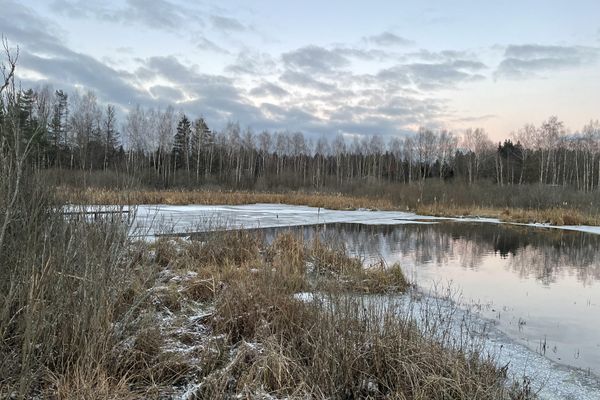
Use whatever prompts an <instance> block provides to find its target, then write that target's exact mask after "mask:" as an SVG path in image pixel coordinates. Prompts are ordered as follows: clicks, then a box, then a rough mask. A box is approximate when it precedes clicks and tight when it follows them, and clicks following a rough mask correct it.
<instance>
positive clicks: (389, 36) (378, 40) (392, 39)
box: [364, 32, 414, 47]
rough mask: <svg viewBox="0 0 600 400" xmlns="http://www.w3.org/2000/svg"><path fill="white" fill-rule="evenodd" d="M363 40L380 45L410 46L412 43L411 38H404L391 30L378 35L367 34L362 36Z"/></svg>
mask: <svg viewBox="0 0 600 400" xmlns="http://www.w3.org/2000/svg"><path fill="white" fill-rule="evenodd" d="M364 40H365V41H366V42H367V43H371V44H375V45H377V46H382V47H393V46H410V45H413V44H414V42H413V41H412V40H408V39H405V38H403V37H400V36H398V35H396V34H394V33H392V32H383V33H380V34H379V35H374V36H367V37H365V38H364Z"/></svg>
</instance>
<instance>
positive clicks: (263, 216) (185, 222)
mask: <svg viewBox="0 0 600 400" xmlns="http://www.w3.org/2000/svg"><path fill="white" fill-rule="evenodd" d="M98 207H101V206H94V209H98ZM442 220H451V221H462V222H480V223H495V224H498V223H502V222H501V221H500V220H498V219H497V218H479V217H458V218H445V217H432V216H426V215H418V214H415V213H412V212H404V211H374V210H329V209H325V208H317V207H308V206H293V205H285V204H246V205H237V206H204V205H183V206H172V205H160V204H159V205H142V206H138V207H137V209H136V211H135V221H134V223H133V231H134V232H135V234H136V235H138V236H153V235H155V234H156V233H173V234H184V233H190V232H203V231H211V230H217V229H237V228H246V229H252V228H272V227H286V226H301V225H314V224H323V223H356V224H364V225H401V224H431V223H436V222H437V221H442ZM518 225H526V226H532V227H539V228H552V229H565V230H575V231H580V232H587V233H593V234H600V227H597V226H584V225H581V226H554V225H548V224H518Z"/></svg>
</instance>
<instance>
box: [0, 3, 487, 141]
mask: <svg viewBox="0 0 600 400" xmlns="http://www.w3.org/2000/svg"><path fill="white" fill-rule="evenodd" d="M9 1H10V0H9ZM69 3H73V4H74V5H77V4H78V3H76V2H69ZM136 4H139V3H136V2H133V1H131V2H128V3H126V5H124V6H123V7H133V6H135V5H136ZM80 6H81V7H84V6H85V4H84V3H81V4H80ZM81 7H80V8H72V9H71V11H70V12H72V13H79V15H84V16H80V17H78V18H84V17H85V15H86V14H85V13H91V12H92V11H90V10H88V9H86V8H81ZM7 9H8V11H7V12H4V13H2V14H0V26H2V29H3V31H4V32H5V33H6V34H7V35H8V36H9V39H10V40H11V41H14V43H18V44H20V46H21V55H22V58H21V64H20V66H21V67H22V68H23V69H24V70H26V71H27V72H28V74H27V77H28V78H29V79H30V81H28V82H27V84H30V83H31V84H32V85H37V84H39V83H44V82H47V83H52V84H53V85H54V87H56V88H60V89H65V90H67V91H68V92H73V91H75V90H81V89H84V90H86V89H91V90H94V91H95V92H96V94H97V95H98V98H99V100H100V101H101V102H105V103H108V102H109V103H112V104H115V105H117V106H118V107H119V108H122V109H130V108H131V107H133V106H135V105H136V104H140V105H142V106H143V107H146V108H148V107H153V108H157V107H161V108H162V107H165V106H167V105H169V104H174V103H175V104H174V105H175V106H176V107H177V108H178V109H179V110H181V111H183V112H185V113H187V114H188V115H190V117H192V118H194V117H196V116H200V115H203V116H204V117H205V118H206V120H207V121H208V123H209V126H211V128H213V129H217V130H218V129H220V128H221V127H223V126H225V124H226V123H227V121H229V120H233V121H240V123H241V124H243V125H248V126H251V127H253V128H255V129H272V130H286V129H289V130H291V131H304V132H306V133H307V134H309V135H312V136H311V137H318V136H319V135H328V134H336V133H347V134H353V135H367V134H373V133H378V134H382V135H393V134H398V133H404V132H407V131H409V130H411V129H413V128H414V126H416V125H418V124H424V123H432V124H436V121H439V120H440V119H441V118H444V117H445V116H447V109H446V104H445V102H444V101H443V99H439V98H435V97H426V96H425V94H424V93H423V91H425V90H437V89H440V88H449V87H454V86H455V85H458V84H460V83H462V82H467V81H471V80H474V79H478V75H479V74H480V72H481V71H483V70H484V69H485V66H484V65H483V64H482V63H480V62H478V61H477V60H476V59H475V58H469V57H458V55H459V54H458V53H456V54H450V53H448V54H444V55H442V54H441V53H439V54H436V55H435V56H436V57H438V58H437V60H436V61H434V62H429V63H425V62H413V63H408V62H406V59H402V60H401V58H402V56H401V55H399V54H397V53H394V52H393V51H390V50H389V49H387V48H386V49H384V48H361V47H357V48H353V47H349V46H344V45H337V46H332V47H321V46H315V45H309V46H304V47H300V48H297V49H292V50H291V51H288V52H285V53H283V54H281V55H269V54H265V53H263V52H261V51H258V50H253V49H246V50H243V51H241V52H239V53H236V55H235V57H234V59H233V61H232V62H231V63H230V64H229V65H228V66H226V67H225V68H224V74H219V73H212V74H209V73H205V72H204V71H203V69H202V67H203V64H200V63H199V64H194V63H193V62H191V61H188V58H187V57H189V54H188V55H187V56H185V57H184V56H176V55H160V56H150V57H143V58H135V59H131V58H130V59H129V61H131V62H133V63H134V64H133V66H129V67H128V68H129V69H127V70H121V69H119V68H120V67H114V66H111V65H110V64H107V62H103V61H102V60H98V59H96V58H94V57H92V56H90V55H88V54H84V53H80V52H76V51H74V50H72V49H71V48H70V47H69V46H68V45H67V44H66V43H67V41H66V39H65V38H64V37H63V36H62V35H63V31H62V30H61V28H60V27H59V26H57V25H56V24H54V23H53V22H52V21H50V20H48V19H45V18H43V17H41V16H40V15H39V14H37V13H36V12H35V11H34V10H32V9H30V8H27V7H24V6H22V5H20V4H17V3H16V2H15V3H11V4H10V7H7ZM94 12H96V13H102V12H104V11H102V10H100V11H98V10H95V11H94ZM136 15H137V16H136V23H138V24H144V25H145V26H146V24H147V23H149V22H150V21H151V20H152V18H154V17H156V16H150V15H141V14H136ZM85 18H88V17H85ZM134 29H135V27H134ZM169 29H170V28H169ZM173 29H175V28H173ZM190 37H191V39H192V43H194V44H195V45H197V46H198V47H199V48H203V47H204V48H205V49H206V51H216V52H221V50H220V49H217V48H213V46H212V45H214V46H217V47H218V45H217V44H215V43H213V42H211V41H210V40H209V39H207V38H206V37H205V36H204V35H203V34H199V33H193V34H191V35H190ZM122 50H123V52H124V53H126V54H127V53H130V52H131V49H122ZM223 51H225V50H223ZM223 54H225V53H223ZM129 55H130V54H129ZM432 57H433V56H432ZM190 58H191V59H193V57H190ZM226 58H227V59H229V57H226ZM384 59H385V60H393V62H397V63H398V64H396V65H395V66H394V67H392V68H388V69H385V70H383V71H381V72H380V73H379V74H376V73H375V74H373V73H361V74H357V73H354V72H353V71H352V68H351V67H352V64H353V62H355V61H357V60H360V61H363V60H367V61H375V65H380V63H379V60H384ZM121 65H127V63H124V64H121ZM29 72H30V73H29ZM40 77H41V78H42V79H38V78H40ZM34 78H35V79H34ZM417 89H418V90H417ZM432 121H433V122H432Z"/></svg>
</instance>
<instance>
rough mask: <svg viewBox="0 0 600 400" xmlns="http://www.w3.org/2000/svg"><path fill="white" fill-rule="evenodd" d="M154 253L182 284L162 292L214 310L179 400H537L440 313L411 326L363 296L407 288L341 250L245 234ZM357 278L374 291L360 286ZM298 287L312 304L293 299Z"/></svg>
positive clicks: (161, 244)
mask: <svg viewBox="0 0 600 400" xmlns="http://www.w3.org/2000/svg"><path fill="white" fill-rule="evenodd" d="M221 245H222V246H221ZM154 248H155V250H156V254H157V258H160V260H161V263H162V264H163V265H165V266H168V268H169V269H172V270H175V271H179V273H180V276H191V278H189V279H186V280H185V281H183V283H182V284H181V285H182V286H183V287H184V289H183V290H181V288H177V286H176V287H173V288H172V289H171V291H172V292H176V293H178V294H181V293H184V294H185V297H177V301H179V302H183V303H185V302H186V301H202V302H206V303H208V304H212V307H213V308H212V310H213V311H212V312H211V315H210V317H208V318H206V319H205V320H204V321H205V323H206V326H208V327H209V328H210V334H209V336H211V337H214V338H222V339H219V340H217V341H212V342H210V344H206V345H204V346H203V348H202V349H203V350H202V351H201V352H200V354H199V359H200V360H201V365H202V367H203V368H202V370H201V371H199V372H198V374H197V375H196V376H195V377H194V378H193V379H192V380H191V381H190V384H193V390H190V391H188V394H187V397H186V398H187V399H190V400H191V399H204V398H223V399H227V398H232V399H233V398H290V399H305V398H317V399H321V398H323V399H325V398H329V399H338V398H339V399H346V398H373V399H389V398H397V399H434V398H435V399H438V398H439V399H474V398H477V399H528V398H533V397H534V396H533V394H532V393H530V389H529V388H528V387H520V386H518V385H511V383H510V382H509V381H507V379H506V375H505V371H504V370H502V369H500V368H498V367H497V366H496V365H495V364H494V362H493V360H492V359H488V358H485V357H484V356H483V355H482V354H481V353H480V352H479V350H480V347H478V346H477V345H476V344H473V343H472V342H471V341H470V340H467V339H465V338H462V339H463V340H456V337H454V336H452V335H451V334H449V333H448V332H449V331H450V328H449V325H448V320H449V318H448V317H449V316H448V315H445V314H444V315H437V316H436V315H434V314H430V318H431V320H430V321H425V322H423V321H421V322H416V321H415V320H414V319H413V316H411V315H410V311H409V310H407V309H406V308H399V307H398V306H397V304H395V303H394V301H391V300H390V301H388V300H389V299H390V298H389V297H385V296H384V297H381V296H380V297H378V299H380V300H382V301H369V300H370V299H373V297H372V296H369V297H364V294H363V293H365V292H367V293H380V294H385V293H396V294H398V293H402V292H403V291H404V290H406V289H407V286H406V283H405V282H406V280H405V279H404V277H403V275H402V274H401V270H396V269H395V268H396V267H390V268H388V269H385V270H383V269H382V270H378V269H376V270H375V271H376V272H368V271H364V269H363V268H361V264H360V262H359V261H358V260H356V259H354V258H352V257H348V256H347V255H346V254H345V253H344V251H343V249H342V248H332V247H331V246H329V245H328V244H327V243H323V242H321V241H317V242H310V243H306V242H304V241H303V240H301V239H299V238H297V237H295V236H293V235H292V234H290V233H286V234H282V235H280V236H278V237H276V238H275V239H274V241H273V242H272V243H271V244H268V243H265V242H264V240H262V239H257V237H256V236H254V235H251V234H250V233H249V232H226V233H219V234H218V235H216V236H214V237H207V238H204V240H203V241H202V242H188V241H183V240H180V239H175V240H171V239H166V238H161V239H160V240H159V241H157V242H156V243H155V244H154ZM215 254H219V255H220V256H219V257H214V255H215ZM237 254H240V255H241V257H242V258H240V259H236V257H237ZM190 272H193V274H192V275H190ZM371 274H373V275H371ZM366 277H368V279H371V280H372V281H373V282H375V281H376V282H377V285H371V286H369V287H370V289H369V290H363V288H364V281H365V279H366ZM402 283H403V284H402ZM307 291H308V292H311V293H313V294H314V296H315V298H316V299H318V300H316V301H305V300H303V297H304V298H306V297H307V296H306V295H305V296H300V297H299V296H298V295H297V294H298V292H305V293H306V292H307ZM308 297H310V296H308ZM386 299H388V300H386ZM172 308H173V309H176V308H179V309H181V308H184V306H182V305H181V304H180V305H179V306H176V307H175V306H172Z"/></svg>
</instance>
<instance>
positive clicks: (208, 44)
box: [195, 37, 231, 54]
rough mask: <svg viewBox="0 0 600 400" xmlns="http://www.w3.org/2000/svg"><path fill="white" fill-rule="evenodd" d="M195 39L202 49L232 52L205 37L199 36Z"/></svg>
mask: <svg viewBox="0 0 600 400" xmlns="http://www.w3.org/2000/svg"><path fill="white" fill-rule="evenodd" d="M195 41H196V43H197V44H196V47H198V49H200V50H205V51H212V52H213V53H220V54H231V53H230V52H229V51H228V50H226V49H224V48H223V47H221V46H219V45H218V44H216V43H215V42H213V41H211V40H208V39H207V38H205V37H199V38H197V39H196V40H195Z"/></svg>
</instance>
